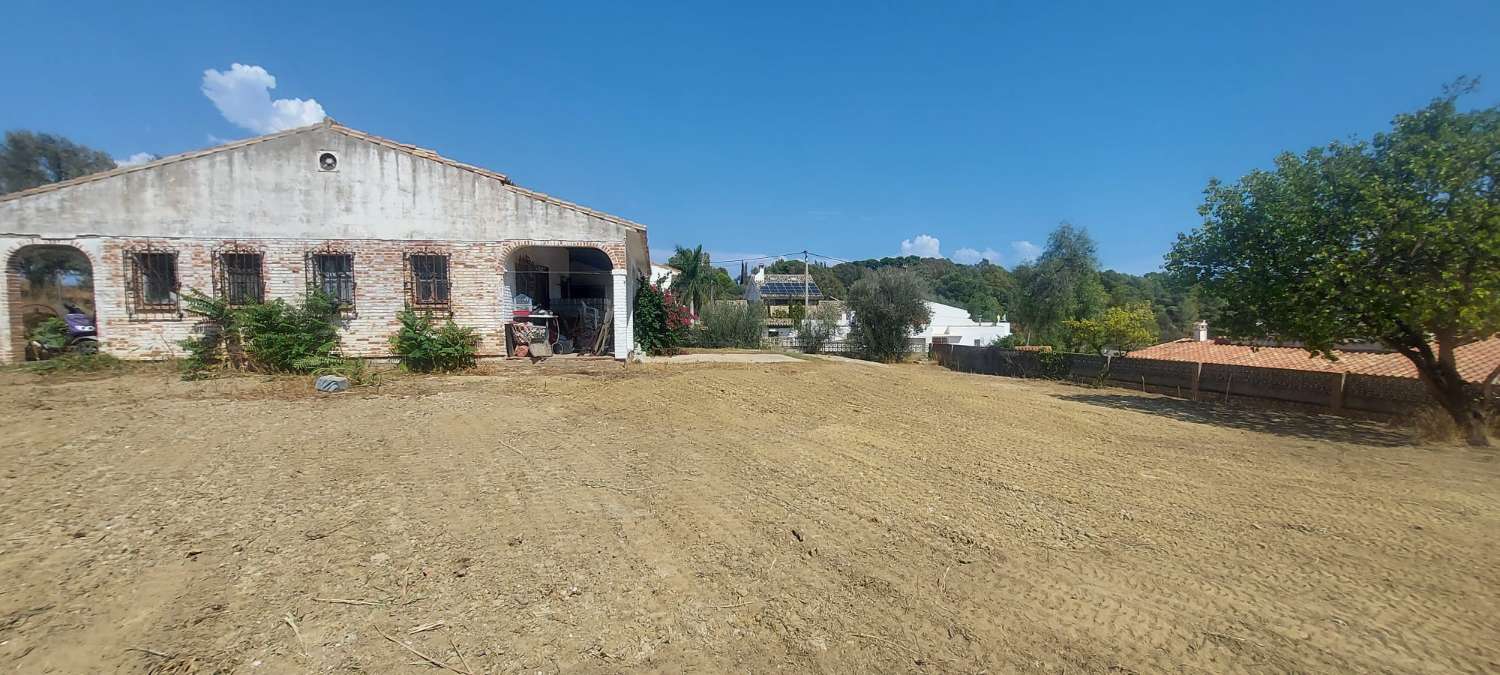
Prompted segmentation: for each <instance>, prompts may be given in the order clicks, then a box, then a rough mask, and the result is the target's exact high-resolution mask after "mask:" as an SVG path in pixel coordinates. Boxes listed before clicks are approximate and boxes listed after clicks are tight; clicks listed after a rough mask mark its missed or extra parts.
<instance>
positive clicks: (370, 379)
mask: <svg viewBox="0 0 1500 675" xmlns="http://www.w3.org/2000/svg"><path fill="white" fill-rule="evenodd" d="M312 374H313V375H319V376H321V375H342V376H344V377H347V378H349V383H350V384H352V385H354V386H356V387H363V386H368V385H372V384H380V382H381V380H383V379H384V377H383V375H384V374H383V373H382V372H381V371H378V370H375V369H374V368H371V367H370V364H369V363H368V362H366V361H365V360H364V359H336V360H335V362H333V363H330V364H328V365H325V366H323V367H322V368H318V369H317V370H314V371H312Z"/></svg>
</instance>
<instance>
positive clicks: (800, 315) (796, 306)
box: [786, 302, 807, 323]
mask: <svg viewBox="0 0 1500 675" xmlns="http://www.w3.org/2000/svg"><path fill="white" fill-rule="evenodd" d="M786 318H788V319H791V320H792V323H802V320H803V319H806V318H807V305H804V304H802V303H801V302H794V303H792V304H790V305H788V306H787V308H786Z"/></svg>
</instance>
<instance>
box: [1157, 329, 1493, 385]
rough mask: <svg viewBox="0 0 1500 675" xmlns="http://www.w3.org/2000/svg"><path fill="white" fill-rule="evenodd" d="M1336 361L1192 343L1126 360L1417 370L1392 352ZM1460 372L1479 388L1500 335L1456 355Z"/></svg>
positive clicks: (1397, 373)
mask: <svg viewBox="0 0 1500 675" xmlns="http://www.w3.org/2000/svg"><path fill="white" fill-rule="evenodd" d="M1336 354H1337V356H1338V360H1337V361H1329V360H1328V359H1325V358H1323V357H1320V356H1309V355H1308V353H1307V350H1305V349H1302V348H1300V347H1252V346H1250V345H1242V344H1226V343H1221V342H1198V341H1195V340H1192V339H1190V338H1189V339H1182V340H1176V341H1174V342H1164V343H1162V344H1159V345H1153V346H1150V347H1146V348H1143V349H1137V350H1135V351H1133V352H1130V356H1133V357H1136V358H1143V359H1161V360H1164V361H1191V362H1201V363H1222V364H1226V365H1236V366H1254V367H1259V368H1286V369H1290V370H1314V371H1321V372H1335V373H1337V372H1347V373H1355V374H1359V375H1384V376H1387V377H1411V378H1415V377H1416V376H1417V369H1416V366H1413V365H1412V363H1411V361H1410V360H1408V359H1407V358H1406V357H1404V356H1402V355H1400V354H1396V353H1392V352H1355V351H1337V352H1336ZM1454 357H1455V360H1456V361H1457V362H1458V372H1459V374H1460V375H1462V376H1463V378H1464V380H1465V381H1468V382H1480V381H1482V380H1483V379H1484V378H1485V376H1487V375H1489V374H1490V373H1491V372H1492V371H1493V370H1494V369H1495V368H1496V366H1500V335H1497V336H1494V337H1491V338H1489V339H1487V340H1480V341H1478V342H1472V343H1469V344H1467V345H1464V346H1462V347H1459V348H1458V349H1457V350H1455V351H1454Z"/></svg>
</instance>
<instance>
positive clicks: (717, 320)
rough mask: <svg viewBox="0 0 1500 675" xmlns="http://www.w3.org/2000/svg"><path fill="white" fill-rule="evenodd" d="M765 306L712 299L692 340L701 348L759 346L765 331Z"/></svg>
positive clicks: (745, 347) (700, 319)
mask: <svg viewBox="0 0 1500 675" xmlns="http://www.w3.org/2000/svg"><path fill="white" fill-rule="evenodd" d="M765 313H766V311H765V308H764V307H763V306H762V305H761V304H760V303H758V302H754V303H745V302H713V303H709V304H708V306H706V307H704V308H703V314H702V315H701V316H699V317H698V319H699V321H698V325H697V326H696V327H694V328H693V332H692V341H693V344H694V345H695V346H698V347H740V348H744V349H759V348H760V345H761V340H762V338H764V337H765V334H766V316H765Z"/></svg>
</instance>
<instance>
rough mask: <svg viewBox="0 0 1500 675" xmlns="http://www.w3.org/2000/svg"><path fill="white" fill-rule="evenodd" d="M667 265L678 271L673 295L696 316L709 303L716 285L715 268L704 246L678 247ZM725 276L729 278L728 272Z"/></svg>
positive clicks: (673, 280) (673, 281)
mask: <svg viewBox="0 0 1500 675" xmlns="http://www.w3.org/2000/svg"><path fill="white" fill-rule="evenodd" d="M667 264H668V265H671V266H672V267H676V268H677V270H678V271H677V276H676V277H673V279H672V295H674V296H676V297H677V299H678V300H679V301H682V302H686V303H687V306H688V309H689V310H690V311H692V312H693V313H695V314H696V313H697V312H698V308H699V307H702V306H703V304H704V303H705V302H707V301H708V299H709V296H710V295H711V294H712V289H713V287H714V283H715V282H714V276H715V275H714V267H713V265H712V264H711V262H710V261H709V254H708V253H707V252H706V251H704V250H703V247H702V246H695V247H693V248H684V247H682V246H678V247H677V250H676V252H674V253H673V254H672V257H671V258H669V259H667ZM725 276H728V273H727V272H726V273H725Z"/></svg>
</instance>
